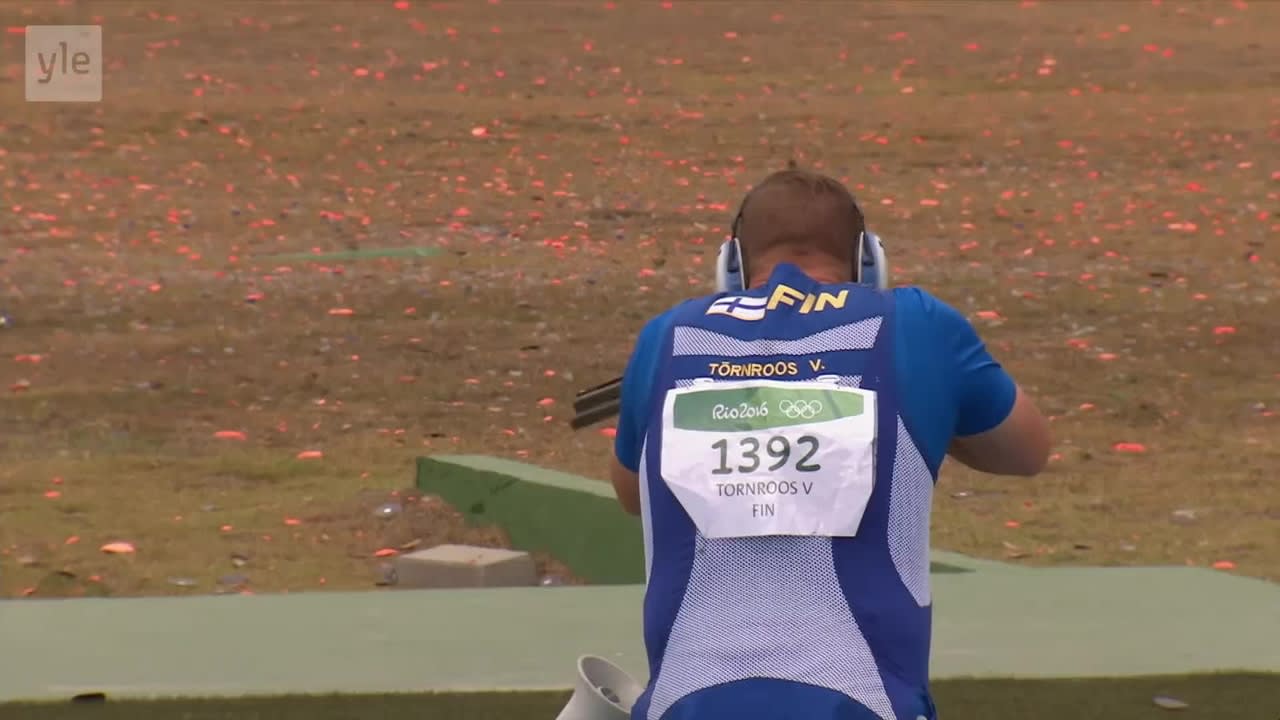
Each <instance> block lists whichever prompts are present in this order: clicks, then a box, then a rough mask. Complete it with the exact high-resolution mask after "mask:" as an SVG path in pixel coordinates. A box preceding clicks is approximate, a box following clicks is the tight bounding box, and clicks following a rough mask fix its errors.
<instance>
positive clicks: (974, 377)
mask: <svg viewBox="0 0 1280 720" xmlns="http://www.w3.org/2000/svg"><path fill="white" fill-rule="evenodd" d="M933 312H934V313H936V319H937V322H938V323H939V324H940V326H941V327H940V330H941V332H940V333H939V335H940V337H943V338H948V347H947V353H948V355H949V357H951V358H952V361H953V362H954V365H953V379H954V388H955V402H956V427H955V436H954V437H953V439H952V442H951V445H950V447H949V448H948V449H947V454H949V455H950V456H951V457H953V458H955V459H956V460H958V461H959V462H961V463H963V464H964V465H967V466H968V467H971V468H973V469H974V470H978V471H979V472H986V473H992V474H995V475H1020V476H1025V477H1030V476H1033V475H1037V474H1039V473H1040V471H1042V470H1044V467H1045V464H1046V463H1047V462H1048V460H1049V450H1050V446H1051V440H1050V436H1049V423H1048V421H1047V420H1046V419H1045V418H1044V416H1043V415H1041V414H1040V411H1039V410H1038V409H1036V406H1035V403H1034V402H1033V401H1032V399H1031V397H1030V396H1029V395H1028V394H1027V393H1026V392H1025V391H1024V390H1023V389H1022V388H1020V387H1019V386H1018V384H1017V383H1016V382H1014V380H1013V378H1012V377H1010V376H1009V374H1008V373H1007V372H1006V371H1005V370H1004V368H1002V367H1001V366H1000V363H998V362H996V360H995V359H994V358H993V357H992V356H991V354H990V353H989V352H988V351H987V347H986V344H985V343H983V342H982V339H981V338H979V337H978V333H977V331H975V330H974V329H973V325H971V324H970V323H969V321H968V320H966V319H965V317H964V316H963V315H961V314H960V313H959V312H958V311H956V310H955V309H954V308H952V307H950V306H949V305H946V304H945V303H942V302H940V301H938V302H937V303H936V305H935V307H934V308H933Z"/></svg>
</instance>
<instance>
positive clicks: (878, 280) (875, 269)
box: [716, 193, 889, 292]
mask: <svg viewBox="0 0 1280 720" xmlns="http://www.w3.org/2000/svg"><path fill="white" fill-rule="evenodd" d="M747 197H748V198H750V193H748V195H747ZM746 203H747V200H746V199H743V201H742V205H741V206H739V207H738V214H737V215H735V216H734V218H733V226H732V229H731V230H730V237H729V239H728V240H726V241H725V242H724V244H723V245H721V246H720V254H719V255H718V256H717V257H716V292H740V291H742V290H745V289H746V282H747V274H746V271H745V268H746V264H745V263H744V262H743V258H742V243H741V242H739V241H738V227H739V226H740V225H741V224H742V210H743V208H744V207H746ZM854 209H855V210H857V211H858V214H859V215H862V211H861V209H859V208H857V206H856V205H855V206H854ZM863 217H865V216H863ZM853 243H854V252H853V281H854V282H856V283H859V284H861V285H869V286H871V287H874V288H876V289H879V290H884V289H887V288H888V287H889V263H888V260H886V259H885V254H884V243H883V242H881V240H880V236H879V235H876V234H875V233H873V232H871V231H869V230H868V231H866V232H862V233H859V234H858V237H857V238H854V239H853Z"/></svg>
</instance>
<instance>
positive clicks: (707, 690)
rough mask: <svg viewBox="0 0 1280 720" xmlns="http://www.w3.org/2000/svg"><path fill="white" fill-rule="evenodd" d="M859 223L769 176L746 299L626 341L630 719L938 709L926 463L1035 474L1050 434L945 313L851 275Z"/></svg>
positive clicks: (715, 304)
mask: <svg viewBox="0 0 1280 720" xmlns="http://www.w3.org/2000/svg"><path fill="white" fill-rule="evenodd" d="M865 232H866V228H865V221H864V219H863V217H862V213H861V211H860V210H859V209H858V207H857V204H856V203H855V201H854V199H853V197H852V195H850V194H849V192H848V190H847V189H845V188H844V186H842V185H841V184H840V183H839V182H837V181H835V180H833V179H831V178H827V177H824V176H821V175H816V174H813V173H808V172H804V171H799V170H787V171H783V172H779V173H775V174H773V175H771V176H770V177H769V178H767V179H765V181H764V182H762V183H761V184H760V185H759V186H757V187H756V188H755V189H753V190H752V191H751V193H750V194H749V195H748V197H747V198H746V200H744V203H743V207H742V209H741V211H740V213H739V217H738V220H737V221H736V222H735V234H736V235H737V241H738V245H739V246H740V248H741V260H742V267H741V271H742V279H743V281H744V283H743V284H744V287H743V288H742V289H741V290H738V291H735V292H729V293H725V292H721V293H717V294H715V295H711V296H707V297H703V298H698V299H694V300H689V301H686V302H683V303H681V304H680V305H678V306H676V307H675V308H672V309H671V310H668V311H666V312H664V313H662V314H660V315H658V316H657V317H655V318H653V319H652V320H650V321H649V322H648V323H647V324H646V325H645V326H644V328H643V330H641V332H640V335H639V339H638V340H637V342H636V346H635V349H634V351H633V353H632V355H631V359H630V361H629V362H628V364H627V369H626V372H625V374H624V376H623V385H622V402H621V410H620V417H619V422H618V432H617V440H616V449H615V455H616V457H615V461H614V463H613V468H612V472H611V478H612V481H613V485H614V488H615V490H616V492H617V495H618V499H619V501H620V502H621V504H622V506H623V507H624V508H625V509H626V510H627V511H628V512H631V513H634V514H640V515H641V517H642V520H643V527H644V535H645V555H646V557H645V561H646V573H647V578H648V583H647V589H646V595H645V603H644V636H645V644H646V648H647V651H648V655H649V669H650V679H649V683H648V686H647V688H646V690H645V693H644V694H643V695H642V696H641V697H640V699H639V701H637V703H636V705H635V707H634V708H633V709H632V717H633V718H635V719H636V720H641V719H643V720H702V719H704V718H706V719H709V720H721V719H723V718H756V719H759V720H783V719H784V718H797V719H799V718H804V719H805V720H810V719H815V720H816V719H823V720H825V719H827V718H830V719H833V720H835V719H840V720H877V719H878V720H920V719H922V718H923V719H924V720H933V718H935V717H936V714H935V711H934V708H933V702H932V698H931V697H930V694H929V690H928V656H929V640H930V627H931V611H932V603H931V598H930V589H929V574H928V573H929V557H928V555H929V515H930V506H931V501H932V491H933V486H934V483H936V481H937V477H938V469H939V467H940V466H941V464H942V460H943V458H944V457H945V456H947V455H950V456H951V457H953V458H955V459H956V460H958V461H960V462H962V463H964V464H965V465H968V466H969V467H972V468H974V469H976V470H979V471H984V472H988V473H995V474H1002V475H1021V476H1032V475H1035V474H1037V473H1039V472H1040V471H1041V470H1042V469H1043V467H1044V465H1045V463H1046V462H1047V459H1048V453H1049V445H1050V440H1049V432H1048V424H1047V422H1046V421H1045V419H1044V417H1043V416H1042V415H1041V414H1040V413H1039V411H1038V410H1037V409H1036V408H1035V406H1034V404H1033V403H1032V401H1031V399H1030V398H1029V397H1028V396H1027V394H1026V393H1024V392H1023V391H1022V390H1021V389H1019V387H1018V386H1017V384H1016V383H1015V382H1014V381H1013V379H1012V378H1011V377H1010V376H1009V375H1008V374H1007V373H1006V372H1005V370H1004V369H1003V368H1002V367H1001V366H1000V364H999V363H998V362H996V361H995V360H994V359H993V358H992V357H991V355H990V354H989V353H988V351H987V349H986V347H985V345H984V344H983V342H982V340H981V339H979V337H978V335H977V333H976V332H975V331H974V329H973V327H972V326H971V325H970V324H969V322H968V321H967V320H965V318H964V317H963V316H962V315H961V314H960V313H959V312H957V311H956V310H955V309H953V308H951V307H950V306H948V305H946V304H945V303H943V302H942V301H940V300H938V299H937V298H935V297H933V296H932V295H930V294H928V293H927V292H925V291H924V290H921V289H918V288H897V289H893V290H886V291H880V290H876V289H874V288H870V287H867V286H865V285H861V284H857V282H856V281H857V280H858V273H859V268H860V254H859V248H860V246H861V238H862V236H863V234H864V233H865Z"/></svg>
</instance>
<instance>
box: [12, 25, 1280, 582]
mask: <svg viewBox="0 0 1280 720" xmlns="http://www.w3.org/2000/svg"><path fill="white" fill-rule="evenodd" d="M41 23H75V24H101V25H103V26H104V46H105V48H106V60H107V63H106V81H105V83H104V97H103V101H102V102H101V103H98V104H47V103H26V102H24V100H23V87H24V85H23V75H22V70H23V69H22V52H23V49H22V48H23V42H24V35H23V34H22V30H21V28H22V26H25V25H30V24H41ZM1276 27H1280V4H1277V3H1268V2H1248V3H1245V2H1234V3H1231V2H1223V3H1205V2H1197V3H1191V2H1186V3H1181V2H1142V3H1138V2H1101V3H1084V2H1039V3H1037V2H1002V3H963V2H936V3H931V2H893V3H890V2H884V3H867V4H862V3H859V4H856V5H855V4H853V3H840V2H806V3H777V4H764V3H754V2H734V3H730V2H701V3H694V2H685V1H677V2H648V1H646V2H629V1H621V0H619V1H618V2H616V3H615V2H603V1H599V0H591V1H589V2H581V3H560V4H551V3H545V2H535V1H533V0H525V1H519V2H518V1H515V0H504V1H503V2H497V1H493V0H490V1H489V2H480V1H479V0H477V1H476V2H454V3H431V2H423V1H422V0H411V1H409V2H383V1H376V2H375V1H373V0H370V1H368V2H340V1H338V0H330V1H329V2H323V3H288V4H286V3H279V2H189V1H185V0H183V1H178V0H172V1H170V2H160V1H157V2H133V1H126V0H100V1H93V0H81V1H78V2H71V1H68V0H63V1H61V2H57V3H54V2H16V3H15V2H7V3H4V4H3V5H0V30H3V31H4V33H3V34H2V35H0V46H2V47H3V56H2V57H0V63H2V65H0V70H2V72H0V108H3V111H2V112H0V199H2V200H3V206H4V212H3V215H0V314H2V317H3V318H4V319H3V320H0V393H2V398H0V594H3V595H7V596H18V595H24V594H27V595H32V594H33V595H36V596H44V595H62V594H80V593H92V594H102V593H106V594H113V595H136V594H182V593H193V592H222V591H251V592H257V591H282V590H290V591H303V590H311V589H318V588H365V587H373V586H374V584H375V582H376V581H377V580H378V577H379V575H380V565H381V563H382V562H384V560H383V557H385V556H387V555H388V554H389V553H392V552H394V551H398V550H403V549H407V548H412V547H415V546H429V545H432V544H436V543H438V542H442V541H476V542H483V543H492V544H501V542H502V538H501V533H500V532H497V531H495V530H493V529H479V530H474V529H467V528H465V527H462V526H461V524H460V521H459V518H458V516H457V515H456V514H455V513H453V512H452V511H451V510H450V509H449V508H447V507H444V506H442V505H441V504H440V503H439V502H438V501H436V500H434V499H432V498H423V499H407V498H406V497H405V496H404V494H403V489H404V488H406V487H408V486H409V484H410V483H411V479H412V469H413V468H412V461H413V458H414V457H415V456H418V455H422V454H430V453H443V452H466V453H486V454H493V455H501V456H507V457H513V458H518V459H522V460H527V461H529V462H533V463H538V464H542V465H546V466H549V467H553V468H558V469H563V470H567V471H572V472H578V473H582V474H587V475H593V476H597V477H600V476H603V469H604V468H605V466H606V462H607V459H608V457H609V452H610V445H611V441H610V438H609V437H608V434H607V428H601V427H595V428H591V429H589V430H584V431H581V432H578V433H573V432H571V431H570V430H569V429H568V427H567V424H566V423H567V420H568V417H569V415H570V414H571V413H570V410H569V406H570V404H571V401H572V396H573V393H574V391H575V390H576V389H578V388H581V387H585V386H588V385H592V384H595V383H597V382H601V381H604V380H606V379H609V378H611V377H614V376H615V375H617V374H618V373H619V372H620V371H621V369H622V367H623V365H624V363H625V360H626V357H627V354H628V351H629V349H630V343H631V341H632V339H633V338H634V335H635V333H636V332H637V331H638V330H639V328H640V326H641V325H642V324H643V322H644V320H645V319H646V318H647V317H649V316H650V315H652V314H653V313H655V312H657V311H660V310H662V309H664V308H666V307H668V306H670V305H671V304H674V303H675V302H677V301H679V300H681V299H683V298H685V297H688V296H691V295H695V294H700V293H704V292H708V291H709V290H710V287H711V276H712V272H711V270H712V263H713V260H714V252H715V249H716V247H717V245H718V243H719V242H720V240H721V239H722V238H723V237H724V235H725V234H726V232H727V225H728V222H729V220H730V216H731V214H732V212H733V209H734V206H735V205H736V204H737V202H738V200H739V199H740V197H741V195H742V193H743V192H744V191H745V190H746V189H747V188H748V187H749V186H750V184H751V183H752V182H754V181H756V180H758V179H759V178H761V177H763V176H764V175H765V174H767V173H768V172H770V171H772V170H775V169H778V168H780V167H784V166H785V165H786V164H787V163H788V162H789V161H795V162H796V163H798V164H800V165H802V166H805V167H810V168H815V169H818V170H821V171H824V172H828V173H830V174H833V175H836V176H838V177H841V178H843V179H845V180H846V181H847V182H848V183H849V184H850V186H851V187H852V188H854V189H855V190H856V192H857V194H858V195H859V198H860V200H861V202H862V203H863V205H864V206H865V207H866V209H867V212H868V215H869V217H870V222H871V224H872V227H873V228H874V229H876V230H877V231H878V232H879V233H880V234H881V235H882V236H883V237H884V238H885V241H886V244H887V245H888V246H889V251H890V254H891V260H892V264H893V269H894V272H895V279H896V281H897V282H898V283H899V284H919V285H921V286H924V287H926V288H928V289H930V290H931V291H932V292H934V293H935V294H937V295H938V296H940V297H942V298H943V299H945V300H947V301H949V302H951V303H952V304H954V305H956V306H957V307H959V308H961V309H962V310H963V311H964V312H966V313H967V314H968V315H969V316H970V317H971V318H972V320H973V321H974V323H975V324H976V325H977V326H978V328H979V330H980V332H981V333H982V334H983V335H984V337H986V338H987V340H988V342H989V343H990V345H991V347H992V348H993V350H994V352H995V354H996V355H997V356H998V357H999V358H1000V359H1001V360H1002V361H1003V362H1004V363H1005V364H1006V365H1007V366H1008V367H1009V368H1010V369H1011V370H1012V371H1013V372H1014V373H1015V374H1016V375H1017V376H1018V377H1019V378H1020V379H1021V381H1022V382H1023V383H1024V384H1025V385H1026V386H1027V387H1029V388H1030V389H1031V390H1032V391H1033V392H1034V393H1035V394H1036V396H1037V397H1038V398H1040V401H1041V404H1042V406H1043V407H1044V408H1045V410H1046V411H1048V412H1049V413H1051V414H1052V415H1053V417H1054V421H1053V425H1054V429H1055V435H1056V449H1055V452H1054V455H1053V460H1052V463H1051V466H1050V470H1049V471H1048V472H1046V473H1045V474H1044V475H1043V476H1042V477H1040V478H1037V479H1035V480H1015V479H1001V478H986V477H981V476H978V475H976V474H974V473H970V472H967V471H965V470H963V469H961V468H958V467H957V466H955V465H952V464H948V465H947V466H946V467H945V468H944V471H943V478H942V480H941V482H940V484H939V492H938V494H937V501H936V505H935V515H934V543H935V545H936V546H937V547H940V548H945V549H950V550H956V551H959V552H964V553H971V554H974V555H979V556H984V557H995V558H1006V559H1012V560H1013V561H1015V562H1021V563H1027V564H1036V565H1051V564H1108V565H1110V564H1177V565H1182V564H1188V565H1197V566H1216V567H1219V568H1221V569H1225V570H1227V571H1232V572H1239V573H1243V574H1246V575H1250V576H1256V577H1264V578H1270V579H1274V580H1280V482H1278V480H1280V479H1278V478H1277V474H1276V469H1277V468H1280V389H1278V388H1280V364H1278V363H1277V360H1276V359H1277V357H1280V316H1277V315H1276V314H1275V307H1276V302H1277V290H1278V289H1280V272H1277V262H1278V261H1280V248H1278V247H1277V244H1278V243H1280V216H1278V215H1277V211H1278V205H1280V203H1278V202H1277V200H1278V199H1280V152H1278V151H1277V148H1278V147H1280V142H1278V141H1280V95H1277V94H1276V92H1275V88H1276V87H1277V85H1278V84H1280V46H1278V45H1277V44H1276V43H1275V41H1274V40H1275V38H1274V32H1275V28H1276ZM387 248H402V249H403V248H434V249H438V250H440V251H442V252H441V253H440V254H438V255H434V256H430V257H428V256H422V257H416V256H410V257H403V256H401V257H386V256H379V252H377V251H383V250H386V249H387ZM297 253H350V255H348V256H346V257H343V256H331V257H325V256H321V257H318V258H313V259H311V260H307V259H299V258H298V257H297V255H296V254H297ZM361 253H363V254H364V255H363V256H362V255H360V254H361ZM368 255H373V256H372V257H369V256H368ZM387 503H395V504H393V505H392V506H387ZM113 543H115V544H117V545H110V544H113ZM119 543H127V544H128V545H123V546H122V545H118V544H119ZM104 546H108V547H114V548H116V549H120V550H125V551H126V552H121V553H107V552H104V551H103V550H102V548H103V547H104ZM128 550H132V552H128ZM379 555H381V556H383V557H378V556H379Z"/></svg>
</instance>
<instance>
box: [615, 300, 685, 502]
mask: <svg viewBox="0 0 1280 720" xmlns="http://www.w3.org/2000/svg"><path fill="white" fill-rule="evenodd" d="M669 315H670V312H666V313H663V314H661V315H659V316H657V317H655V318H653V319H652V320H650V321H649V322H648V324H646V325H645V326H644V328H643V329H641V330H640V335H639V337H637V338H636V346H635V349H634V350H632V351H631V358H630V359H629V360H628V361H627V369H626V372H624V373H623V375H622V397H621V400H620V404H619V409H618V431H617V435H616V436H615V437H614V441H613V455H614V457H613V462H612V463H611V464H610V466H609V480H610V481H611V482H612V483H613V491H614V493H615V494H617V496H618V502H619V503H620V504H621V505H622V509H623V510H626V511H627V512H629V513H631V514H632V515H639V514H640V453H641V451H642V450H643V449H644V438H645V434H646V431H647V427H646V426H647V424H648V420H649V406H650V402H651V399H652V398H651V395H652V394H653V376H654V373H655V372H656V371H657V369H658V351H659V350H660V349H661V348H662V341H663V331H664V330H665V329H666V320H667V318H668V317H669Z"/></svg>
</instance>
